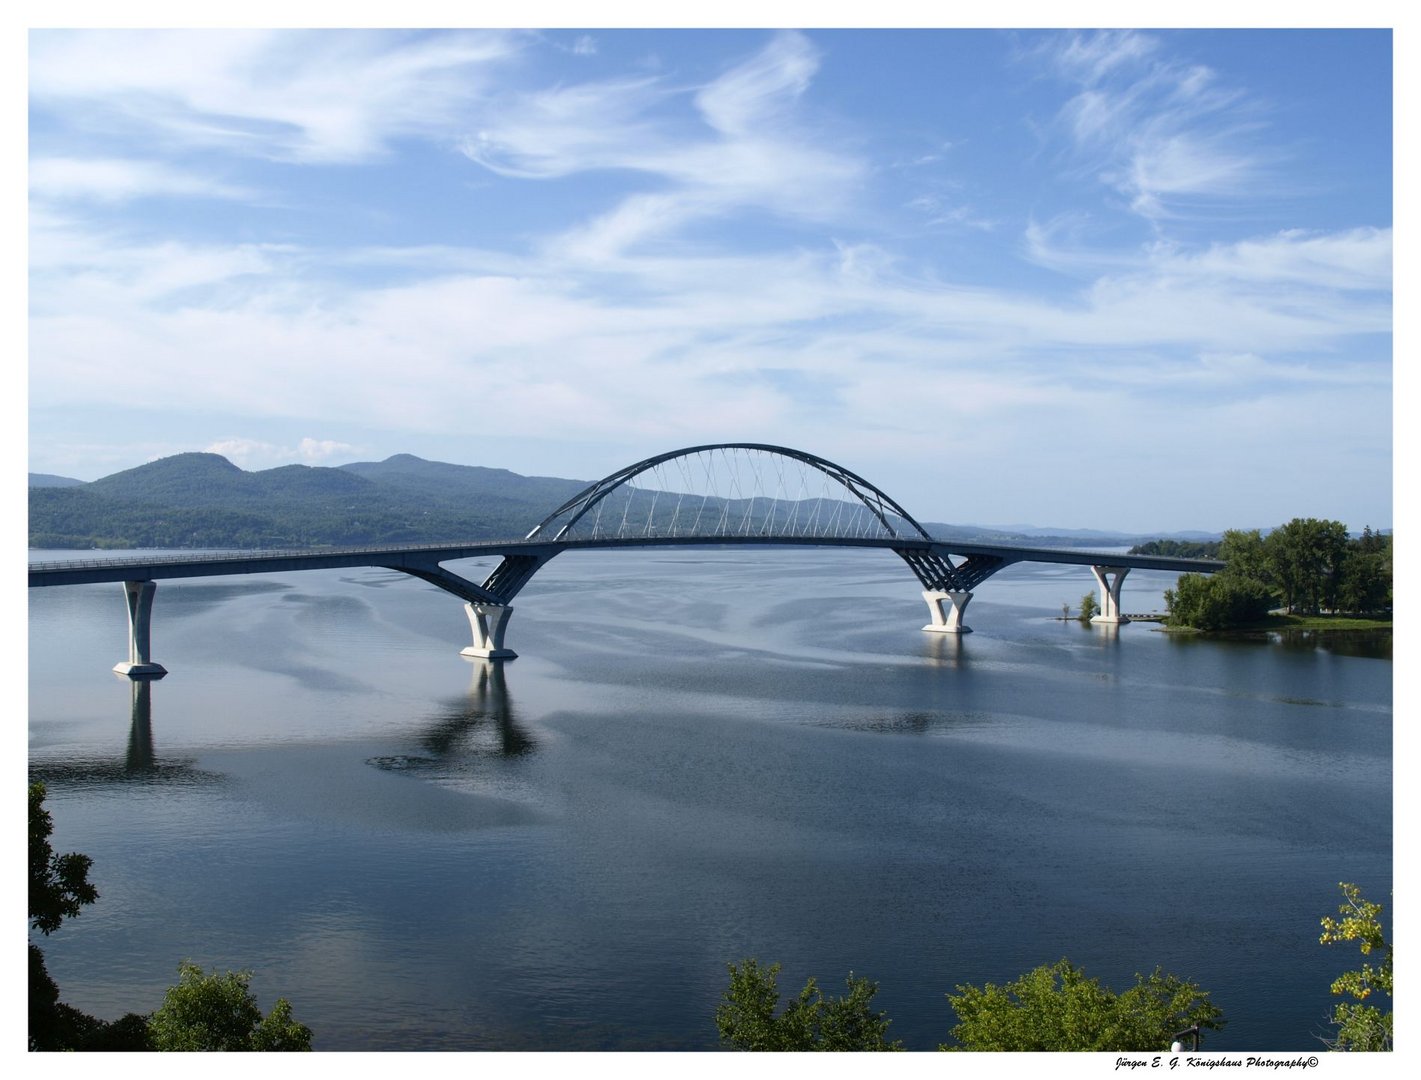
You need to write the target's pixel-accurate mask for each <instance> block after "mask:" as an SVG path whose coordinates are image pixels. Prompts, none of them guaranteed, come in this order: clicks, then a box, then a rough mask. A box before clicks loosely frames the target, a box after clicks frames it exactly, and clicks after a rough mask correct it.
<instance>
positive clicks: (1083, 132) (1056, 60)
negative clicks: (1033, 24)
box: [1031, 31, 1281, 220]
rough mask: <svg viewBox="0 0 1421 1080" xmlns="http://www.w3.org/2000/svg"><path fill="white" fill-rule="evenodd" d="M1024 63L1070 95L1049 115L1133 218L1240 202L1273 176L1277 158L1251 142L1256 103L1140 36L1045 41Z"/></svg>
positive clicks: (1081, 159) (1273, 152) (1256, 141)
mask: <svg viewBox="0 0 1421 1080" xmlns="http://www.w3.org/2000/svg"><path fill="white" fill-rule="evenodd" d="M1031 56H1032V58H1033V59H1034V60H1036V61H1038V62H1045V63H1046V64H1047V65H1048V67H1050V68H1051V69H1052V70H1054V71H1055V73H1056V74H1057V75H1059V76H1060V77H1062V78H1064V79H1066V80H1068V81H1070V82H1073V83H1075V84H1076V85H1078V86H1079V87H1080V89H1079V90H1078V91H1077V92H1076V93H1075V94H1074V95H1073V96H1072V97H1071V98H1070V99H1069V100H1068V101H1067V102H1066V103H1065V105H1063V106H1062V107H1061V110H1060V112H1059V114H1058V116H1057V119H1058V121H1059V127H1060V130H1061V131H1062V132H1063V133H1064V134H1065V135H1066V137H1067V139H1068V141H1069V144H1070V146H1071V148H1072V154H1073V156H1074V158H1075V160H1076V161H1077V163H1078V164H1079V165H1083V166H1084V167H1087V168H1089V169H1091V170H1093V171H1094V172H1095V173H1096V175H1097V176H1098V177H1099V179H1100V180H1102V181H1103V182H1105V183H1106V184H1108V185H1110V186H1111V187H1113V188H1114V189H1115V190H1117V191H1118V192H1120V193H1121V194H1122V195H1123V196H1125V197H1126V198H1127V199H1128V200H1129V205H1130V207H1131V209H1133V210H1134V211H1135V212H1136V213H1138V214H1140V215H1141V216H1143V217H1146V218H1149V219H1152V220H1158V219H1165V218H1169V217H1171V216H1174V215H1176V214H1180V213H1182V212H1184V211H1185V210H1186V209H1187V208H1189V207H1190V206H1191V205H1192V204H1194V203H1197V202H1200V201H1204V202H1207V201H1210V200H1218V199H1228V198H1237V197H1240V196H1243V195H1245V194H1247V193H1249V192H1250V190H1251V189H1252V187H1253V185H1255V184H1256V183H1257V182H1258V181H1260V180H1262V179H1264V178H1265V177H1267V176H1269V175H1271V174H1273V173H1276V172H1277V171H1278V165H1279V163H1280V157H1281V155H1280V154H1279V152H1278V151H1277V150H1276V149H1269V148H1266V147H1265V146H1264V145H1263V144H1262V143H1261V142H1260V140H1259V132H1260V123H1259V114H1260V105H1259V103H1258V102H1256V101H1253V100H1251V99H1249V98H1248V97H1247V96H1246V95H1245V94H1243V93H1242V92H1241V91H1238V90H1235V89H1231V88H1228V87H1225V86H1223V85H1222V84H1221V81H1220V79H1219V77H1218V76H1217V74H1216V73H1215V72H1213V71H1212V70H1210V69H1209V68H1208V67H1206V66H1204V65H1201V64H1191V63H1188V62H1185V61H1181V60H1179V59H1176V58H1174V57H1171V56H1168V55H1166V54H1165V53H1164V52H1163V50H1161V49H1160V48H1159V47H1158V42H1157V41H1156V40H1155V39H1154V38H1152V37H1150V36H1149V35H1145V34H1140V33H1135V32H1121V31H1102V32H1098V33H1095V34H1087V35H1082V34H1072V35H1068V36H1066V37H1065V38H1056V37H1052V38H1049V39H1047V40H1046V41H1045V42H1043V43H1042V44H1041V45H1039V46H1037V47H1036V48H1035V49H1033V50H1032V51H1031Z"/></svg>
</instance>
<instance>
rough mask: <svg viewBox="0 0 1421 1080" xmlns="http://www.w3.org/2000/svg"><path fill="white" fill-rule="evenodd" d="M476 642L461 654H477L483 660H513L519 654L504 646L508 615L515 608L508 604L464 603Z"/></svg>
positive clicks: (465, 612)
mask: <svg viewBox="0 0 1421 1080" xmlns="http://www.w3.org/2000/svg"><path fill="white" fill-rule="evenodd" d="M464 614H465V615H467V616H468V617H469V626H470V628H471V629H472V630H473V632H474V643H473V644H472V645H470V646H469V647H468V648H467V649H463V650H461V651H460V653H459V655H460V656H475V657H478V658H479V659H481V660H512V659H513V658H514V657H515V656H517V655H518V654H517V653H516V652H514V651H513V650H512V649H505V648H504V647H503V632H504V631H505V630H506V629H507V628H508V616H510V615H511V614H513V609H512V608H511V607H509V606H508V605H507V604H478V603H469V604H465V605H464Z"/></svg>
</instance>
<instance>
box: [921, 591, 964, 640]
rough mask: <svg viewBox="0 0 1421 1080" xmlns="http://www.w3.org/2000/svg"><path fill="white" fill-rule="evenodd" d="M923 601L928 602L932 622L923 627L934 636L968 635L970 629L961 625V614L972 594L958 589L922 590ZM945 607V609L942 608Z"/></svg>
mask: <svg viewBox="0 0 1421 1080" xmlns="http://www.w3.org/2000/svg"><path fill="white" fill-rule="evenodd" d="M923 599H924V600H926V601H927V602H928V610H929V611H930V612H932V617H933V621H932V622H930V623H928V625H927V626H925V627H923V629H924V630H927V631H928V632H929V633H934V634H970V633H972V628H971V627H970V626H963V625H962V613H963V612H964V611H966V610H967V602H968V601H969V600H971V599H972V594H971V593H970V592H967V591H966V590H958V589H924V590H923ZM944 605H946V607H944Z"/></svg>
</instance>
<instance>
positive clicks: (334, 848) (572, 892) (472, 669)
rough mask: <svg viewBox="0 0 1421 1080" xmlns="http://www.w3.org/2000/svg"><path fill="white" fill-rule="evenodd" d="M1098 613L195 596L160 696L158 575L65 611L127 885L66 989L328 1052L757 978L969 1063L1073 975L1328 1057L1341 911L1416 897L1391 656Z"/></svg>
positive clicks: (581, 595)
mask: <svg viewBox="0 0 1421 1080" xmlns="http://www.w3.org/2000/svg"><path fill="white" fill-rule="evenodd" d="M31 557H32V558H40V557H46V556H45V555H44V554H43V553H39V552H32V553H31ZM474 565H475V564H464V567H463V568H464V569H465V570H466V571H467V572H468V573H469V574H470V575H471V576H476V575H477V570H476V569H475V568H474ZM454 568H455V569H459V566H458V565H457V564H456V565H455V566H454ZM1090 584H1091V578H1090V576H1089V573H1088V572H1087V571H1086V570H1085V569H1084V568H1080V567H1074V568H1073V567H1036V568H1032V567H1014V568H1012V569H1010V570H1008V571H1005V572H1003V573H1002V574H1000V575H998V576H997V577H996V578H994V579H992V580H991V581H989V582H987V583H986V585H984V586H983V587H982V589H981V590H980V591H979V592H978V594H977V596H976V598H975V599H974V600H973V602H972V605H971V607H970V608H969V610H968V613H967V620H966V621H967V623H968V624H969V625H971V626H972V627H973V628H974V629H975V631H976V632H975V633H973V634H970V635H967V636H965V637H963V638H961V639H953V638H950V637H947V636H940V635H930V634H924V633H921V632H920V631H919V629H918V628H919V627H920V626H921V625H922V624H923V623H925V622H926V621H927V616H928V612H927V607H926V605H924V604H923V603H922V601H921V600H920V599H919V597H918V592H917V586H916V583H915V582H914V580H913V578H912V577H911V575H910V574H909V573H908V572H907V570H906V568H905V567H903V566H902V565H901V563H899V561H898V560H897V559H896V558H893V557H892V556H889V555H887V554H885V553H877V552H850V553H836V552H826V551H822V550H757V551H752V552H747V553H738V552H735V551H726V550H707V551H683V552H656V553H633V552H613V553H574V554H569V555H565V556H563V557H562V558H560V559H558V560H556V561H555V562H554V563H552V564H551V565H550V566H549V567H547V568H546V569H545V570H543V571H542V572H541V573H540V574H539V576H538V577H537V578H536V579H534V582H533V583H532V584H531V585H530V586H529V587H528V588H527V589H526V590H525V591H524V593H523V594H522V595H521V596H520V597H519V600H518V602H517V604H516V605H515V606H516V609H517V610H516V612H515V614H514V615H513V617H512V620H511V623H510V632H509V639H508V640H509V644H510V645H511V646H512V647H513V648H514V649H516V650H517V651H518V652H519V653H520V654H521V655H520V657H519V659H517V660H514V661H511V662H509V663H507V664H506V665H503V666H501V667H500V666H498V665H490V664H486V663H483V662H472V661H468V660H465V659H463V658H461V657H460V656H459V655H458V650H459V649H460V648H461V647H463V646H464V645H466V644H468V642H469V629H468V624H467V621H466V619H465V617H464V614H463V611H462V607H461V605H460V603H459V602H458V601H456V600H455V599H454V598H452V597H450V596H448V595H447V594H444V593H441V592H439V591H438V590H436V589H433V588H431V587H429V586H426V585H424V584H422V583H420V582H417V581H415V580H413V579H410V578H407V577H405V576H403V575H401V574H398V573H394V572H387V571H383V570H359V571H329V572H326V571H318V572H310V573H297V574H286V575H273V576H265V577H246V578H240V577H238V578H226V579H207V580H199V581H193V582H190V583H171V582H167V583H160V584H159V588H158V594H157V602H156V605H155V616H154V617H155V624H154V631H153V644H154V649H153V652H154V658H155V659H156V660H158V661H159V662H161V663H163V664H164V665H166V666H167V667H168V669H169V671H170V672H171V674H170V675H169V676H168V677H167V678H166V679H164V680H162V681H161V682H158V683H155V684H152V685H151V686H150V687H148V688H146V689H144V688H142V687H139V688H134V687H131V686H130V684H129V683H128V681H127V680H125V679H121V678H119V677H117V676H115V675H113V674H112V673H111V672H110V671H109V668H110V667H111V666H112V665H113V664H114V663H115V662H116V661H118V660H120V659H123V658H125V656H126V645H125V639H124V615H123V600H122V596H121V590H120V587H119V586H118V585H104V586H85V587H69V588H52V589H36V590H31V592H30V597H29V599H30V727H29V733H30V735H29V745H30V771H31V775H32V777H35V778H39V779H43V780H45V781H46V783H47V784H48V785H49V790H50V798H49V806H50V808H51V810H52V812H53V814H54V818H55V824H56V829H55V845H56V848H57V849H59V850H64V851H68V850H79V851H83V852H86V853H87V854H89V855H91V856H92V857H93V859H94V867H93V871H92V874H91V876H92V878H93V880H94V881H95V882H96V884H97V885H98V887H99V890H100V893H101V898H100V900H99V902H98V903H97V904H95V905H93V906H92V907H90V908H88V909H87V910H85V911H84V913H83V914H82V915H81V916H80V917H79V918H78V919H75V920H73V921H71V922H69V923H67V924H66V925H65V926H64V927H63V928H62V929H61V930H60V931H59V932H58V933H56V934H54V935H53V936H52V937H51V938H49V939H48V940H47V941H45V942H44V943H43V944H44V948H45V952H46V956H47V957H48V960H49V965H50V970H51V972H52V973H53V974H54V976H55V978H56V980H57V981H58V983H59V985H60V987H61V989H62V991H63V997H64V1000H66V1001H69V1002H70V1003H72V1004H74V1005H76V1006H78V1007H80V1008H82V1009H85V1010H87V1011H89V1012H92V1013H95V1014H98V1015H100V1016H105V1017H114V1016H117V1015H119V1014H121V1013H123V1012H126V1011H130V1010H135V1011H146V1010H149V1009H151V1008H153V1007H155V1006H156V1005H157V1004H158V1002H159V1001H160V1000H161V996H162V993H163V990H164V988H165V987H166V986H168V985H169V984H170V983H171V982H173V981H174V979H175V970H176V967H177V964H178V961H179V960H180V959H183V958H190V959H193V960H195V961H197V962H199V963H201V964H203V965H205V966H208V967H214V966H220V967H224V968H249V969H252V970H254V971H255V972H256V976H255V978H254V980H253V983H252V985H253V988H254V990H255V991H256V992H257V994H258V997H259V998H260V999H261V1001H262V1004H263V1006H264V1007H269V1006H270V1004H271V1002H272V1001H273V1000H274V999H275V998H276V997H277V996H285V997H287V998H289V999H290V1000H291V1001H292V1003H293V1006H294V1011H295V1014H296V1016H297V1018H298V1019H300V1020H302V1021H304V1022H305V1023H307V1024H308V1025H310V1026H311V1027H312V1028H313V1029H314V1031H315V1033H316V1047H317V1048H318V1049H322V1050H365V1049H369V1050H374V1049H451V1050H453V1049H459V1050H473V1049H513V1050H518V1049H538V1048H547V1049H712V1048H714V1047H715V1046H716V1034H715V1027H714V1023H713V1021H712V1015H713V1013H714V1010H715V1006H716V1003H717V1001H718V998H719V995H720V992H721V990H722V989H723V988H724V986H725V983H726V972H725V964H726V962H727V961H732V960H739V959H740V958H743V957H747V956H758V957H759V958H760V959H761V960H762V961H765V962H770V961H779V962H781V963H782V964H783V965H784V973H783V975H782V977H781V988H782V990H783V991H786V992H792V991H793V990H797V989H798V987H799V986H800V985H802V984H803V982H804V980H805V979H806V978H807V977H809V976H811V975H812V976H815V977H816V978H818V980H819V981H820V983H821V985H825V986H827V987H829V988H831V989H832V990H838V989H841V988H842V985H843V979H844V977H845V976H846V975H847V974H848V972H849V971H851V970H852V971H853V972H855V973H857V974H866V975H869V976H870V977H872V978H874V979H876V980H878V981H879V983H880V986H881V989H880V992H879V995H878V998H877V999H876V1002H877V1004H878V1005H879V1007H880V1008H882V1009H884V1010H885V1011H886V1012H887V1013H888V1014H889V1015H890V1016H891V1017H892V1018H893V1021H894V1023H893V1027H892V1033H893V1034H894V1035H895V1036H897V1037H899V1038H901V1039H903V1040H904V1041H905V1042H906V1043H907V1045H908V1046H909V1047H910V1048H912V1049H922V1050H927V1049H932V1048H934V1047H935V1046H936V1045H937V1043H938V1042H939V1041H941V1040H942V1039H944V1038H945V1037H946V1034H947V1032H948V1029H949V1028H950V1027H951V1025H952V1023H953V1016H952V1013H951V1010H950V1009H949V1007H948V1005H947V1002H946V999H945V998H944V994H945V993H946V992H948V991H950V990H951V989H952V988H953V987H954V986H955V985H957V984H959V983H965V982H975V983H981V982H985V981H993V982H1002V981H1005V980H1008V979H1011V978H1013V977H1015V976H1016V975H1018V974H1020V973H1022V972H1024V971H1026V970H1028V969H1030V968H1032V967H1034V966H1036V965H1039V964H1043V963H1050V962H1053V961H1055V960H1057V959H1059V958H1060V957H1062V956H1066V957H1069V958H1070V959H1071V960H1072V961H1073V962H1074V963H1076V964H1078V965H1080V966H1083V967H1084V968H1085V970H1086V971H1087V973H1089V974H1091V975H1093V976H1098V977H1099V978H1101V980H1102V981H1103V982H1105V983H1107V984H1109V985H1112V986H1115V987H1117V988H1120V989H1123V988H1124V987H1125V986H1126V985H1128V984H1130V983H1131V982H1133V976H1134V974H1135V972H1137V971H1149V970H1151V969H1152V968H1153V967H1154V966H1155V965H1157V964H1158V965H1162V966H1163V967H1164V968H1165V969H1166V970H1168V971H1172V972H1175V973H1177V974H1179V975H1182V976H1184V977H1187V978H1190V979H1193V980H1195V981H1197V982H1199V983H1200V984H1201V985H1203V986H1204V987H1206V988H1207V989H1209V990H1210V991H1212V993H1213V997H1214V999H1215V1000H1216V1001H1217V1002H1218V1003H1219V1004H1220V1005H1221V1006H1222V1007H1223V1008H1224V1010H1225V1013H1226V1015H1227V1017H1228V1018H1229V1025H1228V1027H1227V1028H1226V1029H1225V1031H1224V1032H1222V1033H1221V1034H1219V1035H1217V1036H1213V1037H1211V1038H1209V1039H1208V1040H1206V1047H1211V1048H1213V1049H1280V1050H1281V1049H1298V1050H1317V1049H1318V1048H1319V1046H1320V1044H1319V1043H1318V1041H1317V1036H1318V1035H1319V1034H1321V1033H1323V1032H1324V1031H1325V1020H1326V1017H1327V1015H1328V1013H1329V1011H1330V1007H1331V998H1330V995H1329V993H1328V985H1329V983H1330V982H1331V980H1332V979H1333V978H1334V977H1335V976H1336V975H1337V973H1338V972H1340V971H1341V970H1343V969H1344V968H1346V967H1349V966H1355V963H1356V961H1357V959H1358V957H1357V955H1356V953H1355V952H1352V953H1347V952H1345V951H1343V950H1341V949H1327V948H1323V947H1321V946H1319V945H1318V943H1317V935H1318V918H1319V917H1320V916H1321V915H1323V914H1326V913H1329V912H1331V911H1333V910H1335V907H1336V903H1337V901H1338V899H1339V897H1338V894H1337V889H1336V883H1337V882H1338V881H1344V880H1345V881H1356V882H1357V883H1359V884H1361V885H1362V886H1363V889H1364V891H1365V892H1366V894H1367V895H1368V896H1369V897H1372V898H1374V899H1377V900H1380V901H1382V902H1383V903H1387V904H1388V907H1389V906H1390V892H1391V880H1392V879H1391V874H1392V850H1391V807H1392V785H1391V775H1392V756H1391V745H1392V736H1391V721H1392V712H1391V662H1390V646H1389V642H1388V643H1386V644H1385V645H1378V644H1377V642H1376V641H1375V640H1374V639H1361V640H1353V641H1347V642H1340V643H1332V644H1330V643H1326V642H1316V641H1307V640H1304V641H1294V642H1276V641H1237V642H1214V641H1201V640H1198V639H1180V638H1177V637H1170V636H1167V635H1165V634H1162V633H1159V632H1156V631H1153V630H1152V629H1151V628H1150V626H1149V625H1147V624H1134V625H1131V626H1128V627H1124V628H1122V629H1120V630H1119V631H1118V632H1117V631H1111V630H1108V629H1105V628H1086V627H1082V626H1080V625H1079V624H1076V623H1062V622H1061V621H1059V615H1060V609H1061V604H1062V603H1063V602H1066V601H1069V602H1070V603H1071V604H1072V606H1074V605H1076V604H1077V603H1078V602H1079V599H1080V597H1081V595H1082V594H1083V593H1084V592H1086V591H1087V589H1088V587H1089V586H1090ZM1170 584H1172V578H1171V577H1170V576H1168V575H1161V574H1148V573H1143V572H1139V571H1137V572H1135V573H1133V574H1132V575H1131V576H1130V578H1129V580H1128V581H1127V582H1126V585H1125V597H1126V599H1125V604H1124V606H1125V608H1126V610H1128V611H1141V610H1150V609H1151V608H1157V607H1160V606H1162V603H1161V600H1160V593H1161V591H1162V590H1163V589H1164V588H1165V587H1167V586H1169V585H1170ZM1052 616H1056V618H1055V619H1053V618H1052Z"/></svg>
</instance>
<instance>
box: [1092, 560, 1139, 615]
mask: <svg viewBox="0 0 1421 1080" xmlns="http://www.w3.org/2000/svg"><path fill="white" fill-rule="evenodd" d="M1090 572H1091V573H1092V574H1094V575H1095V580H1096V581H1097V582H1098V583H1099V585H1100V614H1099V615H1096V616H1095V617H1094V618H1092V619H1091V620H1090V621H1091V622H1093V623H1114V624H1116V625H1119V624H1120V623H1127V622H1129V621H1130V620H1129V619H1126V618H1124V617H1123V616H1121V614H1120V586H1121V584H1122V583H1123V582H1124V581H1125V575H1126V574H1128V573H1129V572H1130V568H1129V567H1128V566H1092V567H1091V568H1090ZM1111 575H1114V580H1111Z"/></svg>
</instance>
